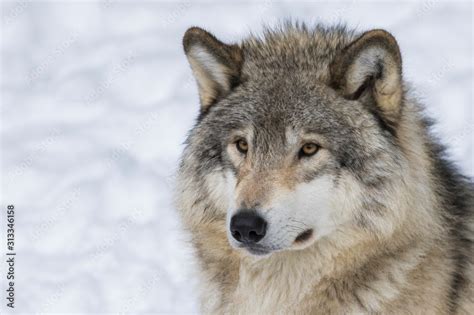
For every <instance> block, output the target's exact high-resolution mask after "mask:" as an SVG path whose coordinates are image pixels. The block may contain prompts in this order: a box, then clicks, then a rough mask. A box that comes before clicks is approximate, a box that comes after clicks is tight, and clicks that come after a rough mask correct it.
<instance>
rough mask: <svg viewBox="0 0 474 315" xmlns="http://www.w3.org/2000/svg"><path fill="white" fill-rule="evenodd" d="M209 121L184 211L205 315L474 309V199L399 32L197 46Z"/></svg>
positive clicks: (191, 49) (201, 128) (200, 41)
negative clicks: (408, 72)
mask: <svg viewBox="0 0 474 315" xmlns="http://www.w3.org/2000/svg"><path fill="white" fill-rule="evenodd" d="M183 46H184V51H185V54H186V57H187V59H188V61H189V63H190V66H191V69H192V73H193V75H194V77H195V79H196V82H197V86H198V92H199V99H200V114H199V116H198V117H197V120H196V123H195V125H194V127H193V128H192V130H191V131H190V133H189V135H188V137H187V139H186V141H185V147H184V151H183V154H182V158H181V162H180V166H179V170H178V174H177V181H176V182H177V188H176V189H177V190H176V191H177V193H176V206H177V209H178V212H179V214H180V217H181V219H182V222H183V226H184V227H185V229H186V230H187V231H188V234H189V235H190V241H191V243H192V246H193V248H194V250H195V253H196V257H197V261H198V265H199V276H200V285H201V287H202V288H201V292H202V293H201V295H202V296H201V311H202V312H203V313H205V314H354V313H357V314H367V313H381V314H474V301H473V299H474V289H473V277H474V267H473V256H474V251H473V240H474V236H473V235H474V233H473V229H474V215H473V204H474V202H473V200H474V199H473V197H474V193H473V191H474V189H473V184H472V182H471V180H470V179H469V178H468V177H466V176H463V175H462V174H461V173H460V172H459V171H458V170H457V169H456V167H455V166H454V165H453V164H452V163H451V162H449V160H448V159H447V158H446V154H445V149H444V148H443V146H442V145H441V144H439V141H438V140H437V139H436V138H435V137H434V136H433V135H432V133H431V132H430V126H431V125H432V122H431V121H430V120H429V119H428V118H426V116H425V115H424V114H423V107H422V105H421V104H420V103H419V102H418V101H417V98H416V97H415V94H414V92H413V91H412V89H411V88H410V86H409V85H408V83H407V82H406V81H405V80H404V78H403V71H402V56H401V53H400V48H399V45H398V44H397V41H396V39H395V38H394V36H392V35H391V34H390V33H389V32H387V31H385V30H382V29H374V30H369V31H366V32H358V31H356V30H351V29H349V28H348V27H346V26H342V25H335V26H325V25H315V26H312V27H308V26H306V25H305V24H301V23H294V22H291V23H284V24H282V25H280V26H278V27H275V28H266V29H265V30H264V32H263V35H260V36H257V35H249V36H248V37H247V38H246V39H244V40H243V41H241V42H240V43H234V44H228V43H224V42H222V41H220V40H218V39H217V38H216V37H215V36H213V35H212V34H210V33H209V32H207V31H206V30H203V29H201V28H198V27H192V28H190V29H188V30H187V31H186V33H185V34H184V38H183Z"/></svg>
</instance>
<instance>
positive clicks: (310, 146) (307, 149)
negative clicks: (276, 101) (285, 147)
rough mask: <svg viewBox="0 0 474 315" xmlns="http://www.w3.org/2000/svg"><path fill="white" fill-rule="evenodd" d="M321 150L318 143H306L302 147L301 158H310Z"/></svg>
mask: <svg viewBox="0 0 474 315" xmlns="http://www.w3.org/2000/svg"><path fill="white" fill-rule="evenodd" d="M318 150H319V145H317V144H316V143H306V144H304V145H303V146H302V147H301V150H300V152H299V154H298V155H299V157H308V156H312V155H314V154H316V152H318Z"/></svg>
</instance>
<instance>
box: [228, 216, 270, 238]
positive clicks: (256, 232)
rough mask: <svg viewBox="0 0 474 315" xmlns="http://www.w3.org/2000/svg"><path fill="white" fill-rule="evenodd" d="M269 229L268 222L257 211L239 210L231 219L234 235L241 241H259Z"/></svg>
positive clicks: (231, 229) (231, 228) (231, 230)
mask: <svg viewBox="0 0 474 315" xmlns="http://www.w3.org/2000/svg"><path fill="white" fill-rule="evenodd" d="M266 231H267V222H266V221H265V220H264V219H263V218H262V217H261V216H259V215H258V214H256V213H255V212H248V211H244V212H239V213H237V214H236V215H234V216H233V217H232V219H231V220H230V232H231V234H232V237H233V238H234V239H236V240H237V241H238V242H241V243H257V242H258V241H260V240H261V239H262V238H263V237H264V236H265V233H266Z"/></svg>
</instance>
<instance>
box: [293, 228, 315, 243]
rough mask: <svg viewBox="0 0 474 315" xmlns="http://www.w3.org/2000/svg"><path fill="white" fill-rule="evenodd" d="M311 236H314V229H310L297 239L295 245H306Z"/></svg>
mask: <svg viewBox="0 0 474 315" xmlns="http://www.w3.org/2000/svg"><path fill="white" fill-rule="evenodd" d="M311 236H313V229H308V230H306V231H304V232H303V233H301V234H300V235H298V236H297V237H296V238H295V244H301V243H304V242H306V241H307V240H309V239H310V238H311Z"/></svg>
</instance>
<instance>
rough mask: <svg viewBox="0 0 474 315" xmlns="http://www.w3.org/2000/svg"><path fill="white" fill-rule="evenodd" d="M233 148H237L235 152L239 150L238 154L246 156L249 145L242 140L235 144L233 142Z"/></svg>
mask: <svg viewBox="0 0 474 315" xmlns="http://www.w3.org/2000/svg"><path fill="white" fill-rule="evenodd" d="M235 146H236V147H237V150H239V152H240V153H243V154H246V153H247V151H248V150H249V145H248V143H247V141H245V140H244V139H239V140H237V142H235Z"/></svg>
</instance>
